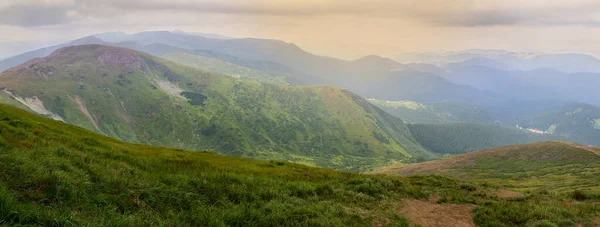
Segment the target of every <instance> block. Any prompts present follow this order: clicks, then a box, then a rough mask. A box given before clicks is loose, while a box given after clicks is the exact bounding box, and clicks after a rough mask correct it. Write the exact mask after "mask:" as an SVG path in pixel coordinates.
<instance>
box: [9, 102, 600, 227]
mask: <svg viewBox="0 0 600 227" xmlns="http://www.w3.org/2000/svg"><path fill="white" fill-rule="evenodd" d="M490 193H495V189H492V188H489V187H486V186H482V185H477V184H471V183H468V182H464V181H460V180H454V179H449V178H445V177H438V176H413V177H408V178H403V177H392V176H381V175H364V174H354V173H344V172H339V171H334V170H327V169H319V168H313V167H307V166H302V165H297V164H291V163H288V162H281V161H257V160H250V159H243V158H235V157H227V156H221V155H217V154H212V153H206V152H186V151H181V150H173V149H167V148H160V147H151V146H146V145H135V144H129V143H125V142H122V141H118V140H115V139H112V138H110V137H106V136H103V135H100V134H96V133H92V132H89V131H87V130H85V129H82V128H78V127H75V126H72V125H68V124H65V123H62V122H60V121H54V120H50V119H47V118H43V117H40V116H36V115H33V114H31V113H28V112H26V111H24V110H19V109H17V108H14V107H11V106H7V105H3V104H0V226H5V225H7V226H23V225H25V226H150V225H152V226H408V224H409V223H419V222H418V221H419V220H420V219H419V216H418V215H416V216H414V215H415V214H413V213H412V212H407V209H423V208H424V207H423V206H427V207H433V208H435V207H448V208H460V213H458V214H459V215H460V216H459V217H460V218H462V217H466V218H467V219H466V221H467V223H469V222H473V223H476V224H478V225H481V226H489V225H496V226H514V225H515V224H517V225H534V224H536V223H538V222H540V221H542V220H544V221H545V222H550V223H573V224H584V225H591V224H593V218H594V217H596V216H597V215H598V214H599V213H600V207H594V205H590V203H591V202H593V201H594V200H591V201H590V202H585V203H582V202H577V203H575V202H571V201H572V199H569V198H562V197H556V196H552V195H532V196H528V197H523V198H519V199H515V200H513V199H504V198H499V197H497V196H488V194H490ZM427 198H440V199H439V200H438V201H437V202H436V201H433V202H427V201H428V200H427ZM401 201H409V202H405V203H401ZM565 201H568V202H570V203H572V204H571V205H569V206H565V205H564V203H565ZM413 204H416V205H419V206H418V207H412V208H411V207H410V206H412V205H413ZM475 206H477V208H475V210H474V211H473V208H474V207H475ZM502 207H505V208H502ZM507 209H512V210H523V209H525V210H527V211H528V212H518V213H505V212H506V210H507ZM443 212H448V211H445V210H442V213H437V215H436V216H439V218H436V220H435V221H436V222H439V223H452V221H453V218H455V217H452V216H447V215H444V213H443ZM451 213H452V214H456V213H457V212H451ZM529 213H530V214H529ZM507 214H508V215H507ZM448 217H449V218H450V219H448ZM469 218H472V220H469Z"/></svg>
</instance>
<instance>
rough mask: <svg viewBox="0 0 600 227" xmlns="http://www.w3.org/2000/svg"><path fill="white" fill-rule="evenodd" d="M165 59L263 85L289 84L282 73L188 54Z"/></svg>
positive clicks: (177, 53) (166, 56)
mask: <svg viewBox="0 0 600 227" xmlns="http://www.w3.org/2000/svg"><path fill="white" fill-rule="evenodd" d="M162 57H163V58H165V59H168V60H171V61H174V62H177V63H180V64H183V65H187V66H190V67H195V68H200V69H205V70H210V71H213V72H217V73H221V74H224V75H228V76H232V77H236V78H244V79H250V80H256V81H259V82H262V83H272V84H289V82H288V81H287V80H286V78H288V77H290V75H288V74H285V73H281V72H265V71H261V70H257V69H252V68H247V67H244V66H240V65H236V64H233V63H229V62H225V61H221V60H219V59H216V58H208V57H203V56H198V55H194V54H188V53H181V52H176V53H169V54H167V55H164V56H162Z"/></svg>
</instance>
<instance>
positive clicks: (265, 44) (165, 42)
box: [0, 31, 502, 104]
mask: <svg viewBox="0 0 600 227" xmlns="http://www.w3.org/2000/svg"><path fill="white" fill-rule="evenodd" d="M98 37H100V38H98ZM94 38H95V39H99V40H101V39H102V38H104V39H106V40H102V41H103V43H92V44H103V45H111V46H119V47H125V48H129V49H135V50H139V51H143V52H146V53H150V54H154V55H159V56H163V55H166V54H169V53H174V52H184V53H188V54H194V55H199V56H202V57H209V58H216V59H219V60H222V61H225V62H229V63H232V64H237V65H240V66H244V67H248V68H253V69H257V70H262V71H266V72H268V73H271V74H272V73H275V74H281V73H285V74H289V76H288V77H287V79H286V81H287V83H289V84H294V85H323V84H330V85H335V86H338V87H341V88H343V89H347V90H350V91H352V92H354V93H357V94H358V95H361V96H363V97H369V98H377V99H384V100H402V99H408V100H417V101H438V102H439V101H447V100H458V101H466V102H477V103H478V104H481V103H497V102H501V101H502V100H499V99H501V97H499V96H498V95H497V94H491V93H490V92H482V91H479V90H477V89H475V88H472V87H469V86H461V85H456V84H453V83H451V82H449V81H447V80H445V79H443V78H441V77H439V76H437V75H434V74H431V73H423V72H419V71H418V70H414V69H413V68H414V67H416V66H414V65H413V66H412V67H413V68H411V67H410V66H407V65H403V64H401V63H398V62H395V61H393V60H391V59H389V58H383V57H380V56H375V55H372V56H366V57H363V58H360V59H357V60H354V61H345V60H340V59H335V58H331V57H324V56H318V55H314V54H311V53H308V52H306V51H304V50H302V49H301V48H299V47H298V46H296V45H294V44H292V43H286V42H283V41H278V40H269V39H253V38H244V39H211V38H207V37H202V36H195V35H186V34H177V33H173V32H168V31H152V32H141V33H136V34H131V35H128V34H122V33H104V34H98V35H96V36H91V37H86V38H85V39H94ZM81 44H85V43H81ZM68 45H69V44H63V45H59V46H56V47H52V50H56V49H58V48H61V47H64V46H68ZM47 52H48V51H46V52H43V51H35V54H33V55H27V56H19V57H17V58H18V61H10V62H4V61H1V62H0V65H2V64H3V65H4V67H0V70H3V69H6V68H8V67H12V66H16V65H17V64H20V63H22V62H25V61H26V60H29V59H31V58H33V57H44V56H46V55H47V54H48V53H47ZM367 86H368V88H367ZM421 87H422V88H421ZM428 89H429V90H428Z"/></svg>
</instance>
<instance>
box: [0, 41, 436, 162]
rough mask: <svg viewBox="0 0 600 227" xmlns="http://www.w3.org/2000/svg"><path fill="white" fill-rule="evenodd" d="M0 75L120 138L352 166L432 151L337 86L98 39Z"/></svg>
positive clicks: (68, 116) (69, 118)
mask: <svg viewBox="0 0 600 227" xmlns="http://www.w3.org/2000/svg"><path fill="white" fill-rule="evenodd" d="M0 77H1V78H2V79H1V80H0V87H5V88H9V89H11V90H12V91H13V93H14V94H16V95H17V96H20V97H29V98H30V97H34V96H35V97H38V98H39V99H40V100H41V101H42V102H43V105H44V106H45V108H46V109H48V110H51V111H52V112H54V113H56V114H58V115H60V116H61V117H62V118H63V119H65V121H66V122H67V123H71V124H74V125H77V126H81V127H84V128H87V129H90V130H93V131H96V132H100V133H103V134H106V135H109V136H112V137H116V138H119V139H122V140H125V141H128V142H135V143H144V144H151V145H159V146H166V147H174V148H183V149H189V150H210V151H216V152H219V153H223V154H228V155H235V156H242V157H252V158H259V159H282V160H291V161H294V162H299V163H304V164H310V165H317V166H323V167H331V168H338V169H345V170H353V171H365V170H369V169H372V168H373V167H375V166H383V165H386V164H387V163H390V162H398V161H406V160H411V159H412V160H414V159H416V158H419V157H420V158H433V157H435V155H434V154H432V153H429V152H426V151H425V149H423V148H421V147H420V145H418V144H417V143H416V141H414V139H413V138H412V136H411V135H410V132H409V130H408V128H407V127H406V125H404V123H403V122H402V121H401V120H399V119H397V118H395V117H392V116H391V115H389V114H386V113H384V112H382V111H380V110H379V109H377V108H374V107H373V106H372V105H370V104H368V103H367V102H366V101H364V100H363V99H361V98H359V97H358V96H356V95H353V94H352V93H349V92H346V91H344V90H341V89H339V88H336V87H330V86H315V87H295V86H287V85H274V84H261V83H258V82H255V81H250V80H240V79H235V78H231V77H226V76H222V75H220V74H215V73H211V72H208V71H203V70H199V69H194V68H191V67H185V66H182V65H179V64H176V63H173V62H170V61H165V60H163V59H160V58H156V57H153V56H150V55H147V54H142V53H139V52H136V51H133V50H128V49H122V48H115V47H106V46H99V45H88V46H75V47H69V48H66V49H61V50H59V51H57V52H55V53H54V54H53V55H51V56H50V57H47V58H44V59H38V60H35V61H33V62H29V63H26V64H23V65H21V66H19V67H16V68H14V69H12V70H9V71H5V72H3V73H2V74H0ZM160 83H162V84H163V85H164V84H167V85H169V86H171V87H176V88H178V89H181V90H183V91H185V92H187V93H182V94H178V92H179V91H176V92H174V93H172V94H171V95H169V94H168V93H167V92H165V91H163V89H161V88H160V87H161V86H160ZM167 88H168V86H167ZM172 90H173V89H172ZM182 95H185V96H186V97H187V99H188V100H186V98H183V97H182ZM78 97H79V100H80V101H81V102H80V103H79V104H81V105H78V103H77V102H76V101H77V99H78ZM0 101H2V100H0ZM10 103H14V100H13V102H9V104H10ZM80 106H83V107H84V108H85V110H87V112H89V114H90V116H91V117H88V116H86V114H85V111H82V110H81V109H82V108H81V107H80Z"/></svg>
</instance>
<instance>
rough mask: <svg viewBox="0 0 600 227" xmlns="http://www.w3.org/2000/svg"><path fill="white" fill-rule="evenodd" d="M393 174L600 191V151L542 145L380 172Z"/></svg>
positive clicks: (528, 187)
mask: <svg viewBox="0 0 600 227" xmlns="http://www.w3.org/2000/svg"><path fill="white" fill-rule="evenodd" d="M376 172H378V173H389V174H393V175H412V174H441V175H446V176H453V177H459V178H464V179H474V180H480V181H486V182H493V183H495V184H499V185H502V186H505V187H509V188H513V189H515V190H521V191H524V190H548V191H558V192H565V191H571V190H575V189H577V190H583V191H585V192H593V193H596V194H597V193H599V192H600V184H599V183H598V176H599V174H600V148H598V147H587V146H581V145H577V144H573V143H566V142H541V143H534V144H526V145H513V146H507V147H500V148H494V149H489V150H484V151H479V152H473V153H469V154H464V155H459V156H453V157H449V158H445V159H441V160H435V161H430V162H424V163H418V164H412V165H406V166H403V167H390V168H384V169H382V170H379V171H376Z"/></svg>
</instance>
